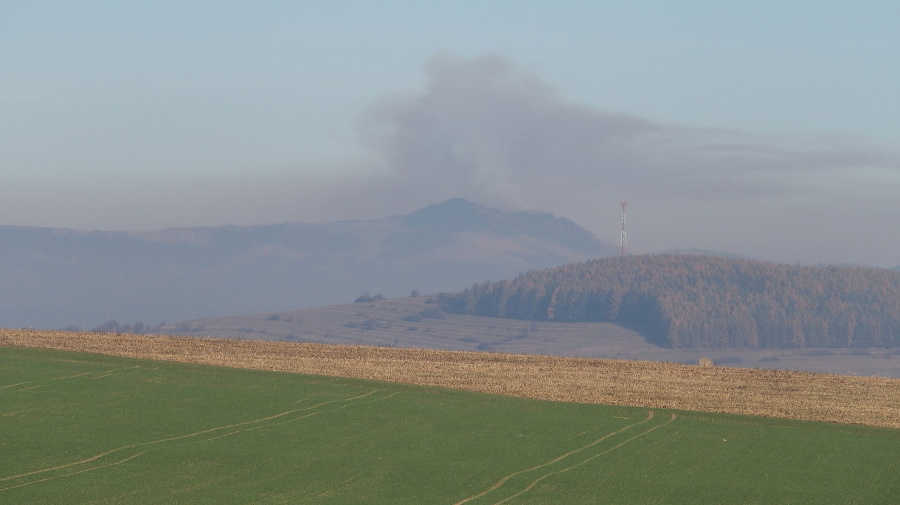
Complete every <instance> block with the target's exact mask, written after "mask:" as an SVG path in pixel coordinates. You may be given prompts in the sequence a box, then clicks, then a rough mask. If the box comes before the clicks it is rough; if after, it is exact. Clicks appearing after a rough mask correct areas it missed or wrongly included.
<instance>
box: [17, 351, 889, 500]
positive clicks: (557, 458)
mask: <svg viewBox="0 0 900 505" xmlns="http://www.w3.org/2000/svg"><path fill="white" fill-rule="evenodd" d="M897 454H900V430H896V429H887V428H873V427H861V426H849V425H839V424H831V423H816V422H808V421H795V420H781V419H770V418H769V419H763V418H754V417H743V416H735V415H724V414H708V413H707V414H704V413H695V412H687V411H680V410H665V409H648V408H634V407H622V406H604V405H591V404H578V403H567V402H548V401H539V400H529V399H521V398H514V397H508V396H498V395H488V394H483V393H477V392H470V391H459V390H449V389H442V388H436V387H423V386H413V385H404V384H398V383H389V382H377V381H366V380H359V379H348V378H336V377H326V376H315V375H302V374H290V373H278V372H266V371H257V370H242V369H235V368H220V367H211V366H201V365H194V364H184V363H170V362H160V361H147V360H137V359H130V358H122V357H112V356H102V355H96V354H83V353H70V352H61V351H54V350H45V349H25V348H0V503H11V504H12V503H30V504H41V503H47V504H50V503H52V504H58V503H67V504H73V503H97V504H99V503H117V504H118V503H192V504H193V503H215V504H230V503H360V504H362V503H366V504H375V503H384V504H401V503H408V504H426V503H437V504H440V503H444V504H460V505H461V504H463V503H468V504H473V505H480V504H487V503H510V504H527V503H555V504H565V503H578V504H581V503H609V504H643V503H647V504H649V503H670V504H680V503H684V504H714V503H716V504H718V503H734V504H751V503H754V504H756V503H759V504H763V503H764V504H778V503H784V504H788V503H790V504H802V503H810V504H832V503H833V504H838V503H839V504H850V503H859V504H895V503H896V499H897V498H896V497H897V496H900V479H897V478H896V476H897V475H900V460H898V458H897V457H896V455H897Z"/></svg>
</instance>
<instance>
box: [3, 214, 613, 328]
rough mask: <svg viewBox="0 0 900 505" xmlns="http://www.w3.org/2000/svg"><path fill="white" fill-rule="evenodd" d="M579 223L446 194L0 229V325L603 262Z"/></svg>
mask: <svg viewBox="0 0 900 505" xmlns="http://www.w3.org/2000/svg"><path fill="white" fill-rule="evenodd" d="M612 250H613V249H612V248H609V247H607V246H605V245H604V244H602V243H601V242H599V241H598V240H597V239H596V238H594V237H593V236H592V235H591V234H590V233H589V232H587V231H586V230H584V229H583V228H581V227H579V226H578V225H576V224H575V223H573V222H571V221H568V220H566V219H562V218H556V217H553V216H550V215H548V214H534V213H524V212H515V213H507V212H502V211H499V210H496V209H490V208H487V207H484V206H481V205H477V204H475V203H472V202H468V201H466V200H460V199H455V200H449V201H447V202H443V203H440V204H436V205H432V206H429V207H426V208H424V209H420V210H418V211H416V212H413V213H412V214H409V215H403V216H393V217H388V218H382V219H370V220H355V221H340V222H332V223H283V224H272V225H259V226H223V227H216V228H182V229H167V230H160V231H153V232H113V231H83V230H68V229H48V228H30V227H14V226H0V278H2V279H4V281H5V282H3V283H2V285H0V326H2V327H40V328H60V327H64V326H68V325H74V326H76V327H80V328H91V327H94V326H96V325H99V324H100V323H103V322H104V321H109V320H118V321H120V322H122V323H131V322H134V321H138V320H140V321H143V322H144V323H147V324H150V325H155V324H158V323H160V322H161V321H181V320H186V319H194V318H198V317H205V316H211V315H222V314H244V313H252V312H262V311H272V310H289V309H296V308H301V307H315V306H323V305H331V304H338V303H348V302H351V301H353V300H354V299H355V298H356V297H357V296H359V295H360V294H362V293H363V292H366V291H369V292H372V293H382V294H384V295H385V296H388V297H397V296H405V295H408V294H410V293H411V292H412V291H413V290H420V291H422V292H426V293H427V292H439V291H448V290H458V289H463V288H465V287H466V286H467V285H469V284H471V283H474V282H478V281H481V280H484V279H498V278H504V277H510V276H513V275H516V274H518V273H520V272H524V271H527V270H529V269H534V268H544V267H548V266H555V265H561V264H565V263H569V262H572V261H583V260H585V259H588V258H591V257H597V256H603V255H605V254H607V253H608V252H611V251H612Z"/></svg>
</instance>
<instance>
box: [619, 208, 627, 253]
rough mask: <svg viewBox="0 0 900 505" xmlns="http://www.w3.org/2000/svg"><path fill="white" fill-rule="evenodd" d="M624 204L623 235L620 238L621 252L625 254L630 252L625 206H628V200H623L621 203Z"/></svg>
mask: <svg viewBox="0 0 900 505" xmlns="http://www.w3.org/2000/svg"><path fill="white" fill-rule="evenodd" d="M619 205H621V206H622V237H621V238H620V239H619V254H621V255H622V256H625V255H626V254H628V249H627V248H626V246H627V244H628V236H627V234H626V233H625V208H626V207H628V202H626V201H622V202H620V203H619Z"/></svg>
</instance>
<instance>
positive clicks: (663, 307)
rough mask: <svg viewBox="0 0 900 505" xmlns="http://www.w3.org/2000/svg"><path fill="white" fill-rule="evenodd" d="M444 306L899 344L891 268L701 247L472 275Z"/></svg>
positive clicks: (815, 340) (769, 338) (764, 337)
mask: <svg viewBox="0 0 900 505" xmlns="http://www.w3.org/2000/svg"><path fill="white" fill-rule="evenodd" d="M442 299H443V301H444V304H445V308H446V309H447V310H451V311H455V312H459V313H464V314H476V315H482V316H493V317H506V318H516V319H525V320H534V321H570V322H571V321H611V322H617V323H619V324H624V325H626V326H629V327H634V328H637V329H639V330H640V331H641V333H643V334H644V335H645V336H646V337H647V338H648V340H649V341H651V342H653V343H655V344H657V345H661V346H665V347H674V348H698V347H751V348H753V347H760V348H789V347H793V348H806V347H819V348H839V347H856V348H873V347H882V348H893V347H898V346H900V273H897V272H893V271H891V270H887V269H874V268H862V267H847V266H827V267H805V266H792V265H777V264H771V263H763V262H758V261H750V260H743V259H736V258H724V257H716V256H708V255H646V256H627V257H614V258H603V259H597V260H592V261H588V262H585V263H575V264H570V265H565V266H562V267H557V268H551V269H545V270H540V271H532V272H528V273H527V274H523V275H520V276H519V277H517V278H515V279H513V280H504V281H499V282H484V283H480V284H475V285H474V286H472V287H471V288H469V289H466V290H465V291H463V292H460V293H455V294H446V295H443V297H442Z"/></svg>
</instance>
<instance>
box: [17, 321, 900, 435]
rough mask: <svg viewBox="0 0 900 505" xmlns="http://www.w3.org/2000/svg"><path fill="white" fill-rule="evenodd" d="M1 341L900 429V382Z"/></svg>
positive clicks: (190, 342) (453, 356)
mask: <svg viewBox="0 0 900 505" xmlns="http://www.w3.org/2000/svg"><path fill="white" fill-rule="evenodd" d="M0 346H18V347H42V348H52V349H62V350H69V351H79V352H92V353H99V354H109V355H117V356H129V357H136V358H147V359H155V360H165V361H178V362H187V363H202V364H210V365H222V366H229V367H239V368H251V369H261V370H273V371H282V372H295V373H308V374H319V375H331V376H341V377H355V378H361V379H374V380H382V381H390V382H401V383H410V384H420V385H429V386H441V387H449V388H457V389H468V390H474V391H482V392H486V393H496V394H503V395H510V396H519V397H525V398H536V399H543V400H555V401H571V402H581V403H603V404H611V405H630V406H638V407H653V408H673V409H683V410H695V411H704V412H723V413H733V414H746V415H756V416H767V417H782V418H791V419H806V420H813V421H830V422H838V423H850V424H865V425H871V426H883V427H891V428H900V379H888V378H879V377H856V376H844V375H832V374H819V373H807V372H791V371H777V370H758V369H746V368H728V367H717V366H712V367H709V366H693V365H681V364H675V363H659V362H650V361H620V360H608V359H589V358H564V357H551V356H537V355H515V354H493V353H476V352H460V351H436V350H426V349H394V348H383V347H365V346H341V345H325V344H310V343H288V342H267V341H257V340H229V339H211V338H188V337H170V336H143V335H141V336H136V335H117V334H105V333H87V332H63V331H42V330H0Z"/></svg>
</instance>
